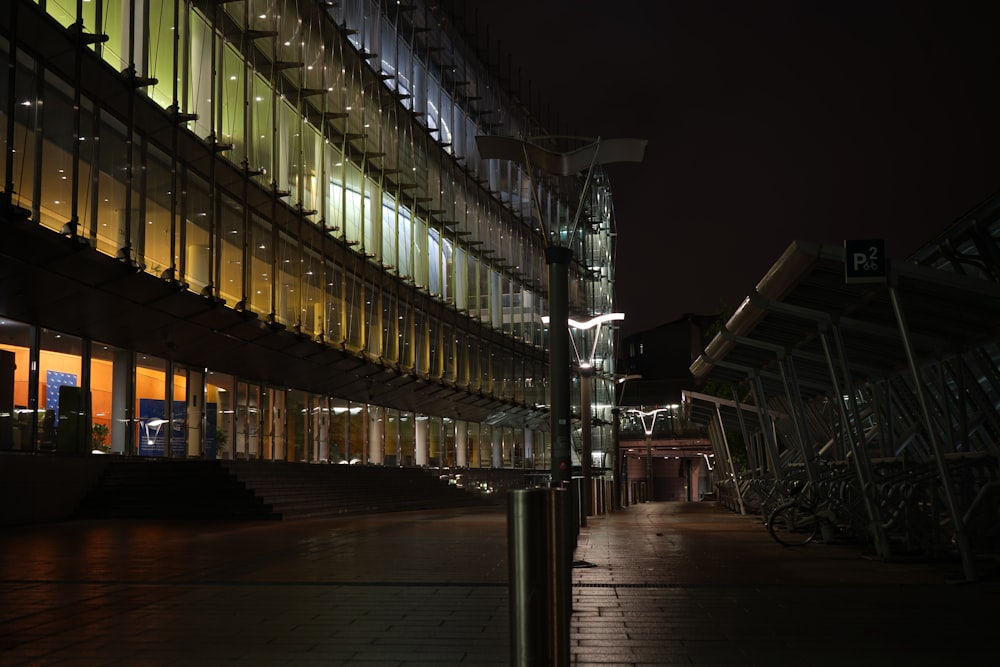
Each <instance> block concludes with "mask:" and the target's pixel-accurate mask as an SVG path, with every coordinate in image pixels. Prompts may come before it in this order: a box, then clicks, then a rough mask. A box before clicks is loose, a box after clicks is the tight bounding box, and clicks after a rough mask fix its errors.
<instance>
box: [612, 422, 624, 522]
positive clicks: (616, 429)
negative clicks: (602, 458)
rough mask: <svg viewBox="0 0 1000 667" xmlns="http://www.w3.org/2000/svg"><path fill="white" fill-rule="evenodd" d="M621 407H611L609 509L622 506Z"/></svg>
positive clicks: (613, 509) (617, 508)
mask: <svg viewBox="0 0 1000 667" xmlns="http://www.w3.org/2000/svg"><path fill="white" fill-rule="evenodd" d="M620 420H621V408H618V407H614V408H612V409H611V447H612V451H613V452H614V455H613V456H612V463H611V503H610V507H611V511H612V512H613V511H615V510H619V509H621V508H622V461H621V456H622V446H621V423H620Z"/></svg>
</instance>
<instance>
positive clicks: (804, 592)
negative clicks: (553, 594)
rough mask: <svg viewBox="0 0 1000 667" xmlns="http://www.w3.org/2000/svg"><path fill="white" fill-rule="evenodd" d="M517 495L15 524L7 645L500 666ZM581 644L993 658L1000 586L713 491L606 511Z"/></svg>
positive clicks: (585, 536)
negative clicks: (183, 518) (406, 508)
mask: <svg viewBox="0 0 1000 667" xmlns="http://www.w3.org/2000/svg"><path fill="white" fill-rule="evenodd" d="M506 549H507V546H506V513H505V512H504V511H503V510H499V511H498V510H445V511H433V512H408V513H399V514H384V515H373V516H367V517H352V518H342V519H322V520H303V521H286V522H266V523H206V522H165V521H161V522H139V521H94V522H69V523H58V524H44V525H36V526H24V527H17V528H4V529H3V531H2V532H0V666H3V667H7V666H13V665H73V666H77V665H79V666H88V665H136V666H142V665H157V666H160V665H195V666H197V665H206V666H207V665H212V666H216V665H224V664H234V665H235V664H238V665H251V666H253V665H303V666H308V665H364V666H375V665H387V666H388V665H392V666H406V667H413V666H418V665H452V664H455V665H477V666H479V665H482V666H490V665H505V664H507V663H508V656H509V653H510V651H509V645H508V636H509V609H508V604H509V601H508V594H507V586H506V582H507V553H506ZM574 558H575V559H576V560H578V561H583V562H584V563H585V564H586V565H588V566H589V567H580V568H574V570H573V572H572V578H573V590H572V595H573V617H572V622H571V630H570V644H571V645H570V651H571V656H572V662H573V663H574V664H577V665H673V664H693V665H765V666H770V665H792V664H795V665H843V664H846V663H851V664H855V665H867V664H871V665H876V664H877V665H897V664H898V665H950V664H980V663H986V662H994V661H995V660H996V656H997V649H996V648H995V647H994V634H995V630H994V625H995V622H994V620H993V619H994V618H995V616H996V612H997V610H998V603H1000V588H998V586H997V584H996V583H995V582H993V581H990V580H983V581H979V582H975V583H964V582H959V581H955V580H953V579H952V577H953V576H954V575H955V572H956V571H957V568H955V567H953V564H950V563H947V562H945V563H883V562H879V561H874V560H870V559H866V558H864V557H863V555H862V554H861V553H860V552H859V551H858V550H857V549H855V548H852V547H838V546H827V545H822V544H815V545H809V546H807V547H805V548H802V549H785V548H782V547H780V546H778V545H777V544H775V543H773V542H772V541H771V540H770V538H769V537H768V535H767V533H766V531H764V529H763V528H762V526H760V524H759V520H757V519H754V518H752V517H741V516H737V515H734V514H731V513H729V512H728V511H726V510H723V509H720V508H718V507H717V506H716V505H715V504H714V503H646V504H642V505H634V506H632V507H629V508H627V509H625V510H622V511H619V512H613V513H610V514H606V515H603V516H599V517H591V518H590V519H589V520H588V522H587V526H586V527H584V528H583V529H582V530H581V533H580V536H579V539H578V544H577V548H576V551H575V554H574Z"/></svg>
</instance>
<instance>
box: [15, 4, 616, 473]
mask: <svg viewBox="0 0 1000 667" xmlns="http://www.w3.org/2000/svg"><path fill="white" fill-rule="evenodd" d="M44 9H45V11H46V12H47V13H48V14H49V15H50V16H52V17H53V18H55V19H56V20H57V21H59V22H60V23H61V24H62V25H64V26H70V25H76V26H78V27H79V28H80V29H81V30H82V32H83V34H84V35H88V34H92V35H96V36H98V37H96V38H95V39H93V40H87V39H84V40H83V42H82V43H83V45H84V46H83V48H84V49H85V50H86V51H90V52H91V53H92V54H93V56H94V58H95V59H100V61H103V63H104V67H105V68H106V70H107V71H106V73H105V74H104V75H102V76H107V77H111V78H113V77H119V78H120V79H121V80H124V81H125V82H126V83H127V84H128V85H127V86H126V87H123V88H122V89H121V90H120V91H117V93H120V94H105V92H104V89H103V88H100V84H98V83H96V82H95V83H91V82H89V80H84V79H83V78H81V77H80V76H79V75H80V72H81V70H80V67H81V65H80V64H79V62H78V61H77V62H76V63H75V64H74V67H75V68H76V69H75V71H72V68H71V67H68V66H66V65H65V64H64V63H53V64H52V66H51V67H50V66H49V63H45V64H42V63H39V62H36V61H35V60H34V59H33V58H32V56H31V53H30V45H24V44H17V43H16V40H15V43H14V44H11V43H10V42H9V41H0V59H3V60H4V63H2V64H5V65H8V67H3V68H0V69H2V71H0V79H2V81H0V83H2V84H3V85H4V89H6V90H11V91H13V93H14V94H13V96H12V97H11V99H9V100H7V102H6V104H2V105H0V128H3V129H4V130H5V132H4V133H3V139H2V140H3V142H4V144H5V149H6V152H5V155H6V156H7V158H6V159H5V160H4V162H3V165H2V169H3V175H4V181H5V184H6V186H7V187H6V190H7V193H8V194H9V195H10V198H11V201H12V202H13V203H14V204H15V205H18V206H21V207H23V208H25V209H28V210H29V211H30V212H31V218H32V219H33V220H35V221H37V222H38V223H39V224H41V225H42V226H44V227H47V228H49V229H51V230H53V231H54V232H59V233H65V234H68V235H71V236H76V237H78V238H80V239H82V240H85V241H86V242H88V243H89V244H90V245H91V246H92V247H94V248H95V249H97V250H98V251H99V252H101V253H104V254H106V255H108V256H110V257H116V258H118V259H120V260H122V261H124V262H127V263H129V264H131V265H132V266H134V267H135V270H137V271H144V272H147V273H150V274H152V275H155V276H157V277H159V278H162V279H164V280H167V281H169V282H171V283H173V284H176V285H178V286H180V287H182V288H184V289H187V290H190V291H192V292H195V293H198V294H202V295H204V296H206V297H207V298H211V299H214V300H216V301H217V302H219V303H221V304H224V305H226V306H227V307H231V308H236V309H238V310H241V311H244V312H248V313H253V314H256V315H258V316H259V317H261V318H262V319H263V320H265V321H267V322H270V323H273V324H275V325H280V326H283V327H285V328H287V329H291V330H295V331H296V332H298V333H300V334H302V335H304V336H306V337H308V338H310V339H312V340H316V341H322V342H324V343H330V344H334V345H341V346H343V347H344V348H345V349H347V350H350V351H352V352H354V353H356V354H357V355H359V356H364V357H366V358H372V359H378V360H380V361H383V362H386V363H389V364H393V365H395V366H397V367H398V368H400V369H403V370H404V371H410V372H412V373H415V374H418V375H421V376H424V377H426V378H429V379H432V380H435V381H439V382H443V383H447V384H449V385H455V386H458V387H460V388H465V389H468V390H470V391H477V392H482V393H484V394H488V395H492V396H496V397H499V398H502V399H506V400H510V401H514V402H517V403H522V404H526V405H528V406H544V405H545V404H546V403H547V397H546V393H547V380H546V375H547V369H546V367H545V364H544V362H543V361H541V359H542V358H543V357H542V356H541V355H540V354H534V356H531V355H532V354H533V353H532V350H539V351H544V349H545V346H546V344H547V341H546V340H545V329H544V327H543V326H542V325H541V316H542V314H544V313H546V312H547V303H546V292H545V279H546V267H545V264H544V259H543V256H542V252H541V249H542V239H541V236H540V232H539V228H540V225H539V221H538V219H537V215H538V213H537V211H535V209H534V208H533V206H532V205H531V201H532V197H531V192H530V188H531V187H532V186H533V185H534V187H535V188H536V193H537V195H538V200H539V201H540V202H542V210H543V214H544V215H545V216H546V217H547V218H548V223H549V224H550V226H551V227H552V228H553V229H555V230H556V231H557V233H558V234H560V235H567V234H568V229H569V227H570V224H571V222H572V220H571V217H572V214H571V211H572V210H573V204H571V203H568V202H574V199H573V196H574V194H573V193H562V192H560V191H559V190H558V189H557V188H556V184H555V183H554V182H548V181H545V180H538V179H537V177H536V181H535V182H534V183H533V182H532V180H531V179H530V178H529V174H528V173H527V172H526V171H525V170H524V169H522V168H521V167H520V166H518V165H515V164H506V163H499V162H496V161H489V162H487V161H483V160H481V159H479V157H478V151H477V147H476V144H475V137H476V136H477V135H479V134H509V135H512V136H532V135H536V134H539V133H540V132H541V131H540V129H539V128H537V127H536V126H535V124H534V122H533V121H532V120H531V119H530V118H528V117H526V116H525V115H524V114H523V113H522V112H521V111H520V110H519V108H518V105H517V104H516V101H514V100H512V99H510V98H508V96H507V95H506V94H505V93H504V92H503V91H502V89H501V88H500V87H499V86H497V85H495V76H494V75H493V74H492V73H491V72H489V71H488V70H487V69H486V68H485V67H483V66H482V65H481V64H480V63H479V62H478V60H476V59H475V58H474V57H469V56H467V55H464V52H463V51H462V49H460V48H454V47H455V45H453V44H451V40H452V37H451V35H452V34H454V33H453V31H451V30H449V29H446V27H444V26H446V25H447V21H448V19H447V18H446V17H443V16H442V15H441V14H439V13H438V12H439V10H437V9H434V8H432V7H431V6H430V5H426V4H424V3H422V2H418V3H415V4H414V5H413V6H412V7H411V6H407V7H406V8H403V7H402V6H400V5H390V6H383V5H382V4H381V3H371V2H366V1H363V0H351V1H349V2H345V3H337V5H336V6H327V5H326V4H325V3H316V2H313V1H311V0H237V1H235V2H225V3H208V4H203V3H191V2H186V1H183V0H147V1H146V2H143V3H76V2H67V1H65V0H59V1H55V0H50V1H49V2H47V3H44ZM27 11H29V10H28V9H27V8H26V9H25V10H24V11H22V12H21V13H22V15H23V14H24V12H27ZM22 20H27V19H22ZM13 35H16V30H14V31H13V32H11V34H10V35H7V37H8V39H11V38H13V37H12V36H13ZM415 35H423V36H424V37H422V38H421V39H419V40H418V42H419V43H418V42H415V41H414V39H415V37H414V36H415ZM444 46H447V47H448V48H444ZM441 52H446V53H448V54H449V55H448V57H447V58H442V57H440V56H435V57H431V54H432V53H438V54H439V53H441ZM84 55H86V54H84ZM87 65H88V67H93V66H94V64H93V63H90V62H89V61H88V63H87ZM108 80H110V79H108ZM95 81H96V80H95ZM154 109H156V110H158V113H159V117H155V118H154V116H155V114H153V113H152V111H151V110H154ZM164 121H169V122H168V123H167V124H166V127H168V128H170V129H167V130H165V129H164V127H165V123H164ZM67 128H72V131H67ZM601 179H603V176H600V175H599V176H598V179H597V181H595V187H594V188H592V193H594V194H591V195H590V196H589V198H588V201H587V205H586V209H587V210H586V213H585V216H586V218H587V220H588V224H587V225H585V226H584V227H583V229H585V231H586V233H585V234H581V235H579V236H578V238H576V239H574V240H573V247H574V251H575V256H576V257H578V259H579V261H578V262H575V263H574V266H573V268H572V271H573V276H574V277H573V280H572V288H571V298H572V304H573V305H572V308H573V310H575V311H580V312H606V311H607V310H609V309H610V308H611V303H612V301H611V299H612V297H611V294H612V289H611V288H612V285H613V275H612V273H611V271H612V269H611V265H612V259H613V250H612V248H611V241H612V236H613V234H612V232H613V230H612V229H611V227H610V224H611V221H612V213H613V212H612V208H611V205H610V193H609V191H608V190H607V187H606V183H604V182H603V181H602V180H601ZM564 240H568V238H567V239H564ZM595 271H596V272H598V273H601V278H600V279H599V280H594V279H593V275H594V273H595ZM427 299H430V300H432V301H436V302H439V303H441V304H444V305H445V306H447V307H448V308H450V309H452V310H454V311H455V312H457V313H458V314H459V316H460V317H458V318H457V319H455V320H454V321H448V322H444V321H441V320H440V319H439V318H438V317H437V316H435V315H434V314H433V313H430V312H428V310H427V309H426V307H424V303H425V300H427ZM484 329H486V330H492V331H493V332H496V333H499V334H501V335H502V336H503V337H504V338H505V339H506V340H508V341H509V344H507V345H503V346H497V345H493V344H487V343H485V341H486V340H487V339H488V337H489V336H492V335H494V334H493V333H492V332H490V333H489V334H488V335H487V333H484ZM611 356H613V355H608V357H609V359H610V357H611ZM130 363H131V364H133V365H135V366H139V367H141V364H139V363H138V362H136V361H132V362H130ZM171 368H172V367H171V366H170V365H168V364H166V362H161V363H160V364H159V367H158V368H156V369H155V371H156V372H157V373H161V374H163V375H164V378H166V377H168V376H169V374H170V373H173V372H174V371H172V370H171ZM150 372H153V369H152V368H151V370H150ZM195 372H198V371H195ZM609 373H613V369H610V370H609ZM227 382H228V384H219V385H216V384H213V383H212V381H211V379H210V378H209V379H208V380H207V381H206V383H205V384H206V386H208V387H210V388H211V389H210V390H209V393H210V394H211V395H210V396H203V397H201V398H202V399H203V402H202V403H201V404H200V405H195V404H194V402H195V399H196V398H197V397H196V396H193V395H191V392H192V390H191V383H190V382H187V381H185V382H184V383H181V385H177V383H171V382H168V381H167V380H166V379H163V380H162V382H157V383H156V384H157V386H158V387H159V391H158V392H157V394H158V396H155V397H154V396H153V395H152V394H151V395H150V396H146V397H144V398H148V399H149V400H158V401H160V402H161V403H162V405H163V413H164V414H163V416H162V417H161V418H163V419H175V420H176V418H177V417H176V415H175V416H174V417H171V416H170V415H171V414H173V413H174V412H175V411H176V410H177V409H179V408H176V407H173V406H172V404H177V403H180V404H181V406H180V407H182V408H183V410H184V413H185V416H184V421H185V423H186V424H187V426H186V431H178V432H177V433H174V431H169V432H167V433H165V434H164V436H163V437H164V444H163V446H164V447H165V448H166V449H164V453H165V454H167V455H172V454H173V453H174V450H176V453H177V454H181V453H184V454H185V455H191V454H193V453H195V452H197V454H198V455H204V456H208V457H211V456H224V457H229V458H234V457H247V458H256V457H264V458H270V459H287V460H324V459H330V460H333V459H334V458H335V457H336V456H340V457H342V459H343V460H355V459H357V460H369V458H370V453H371V452H372V451H377V452H379V455H378V456H379V457H381V456H385V455H387V454H388V453H389V450H386V449H385V448H384V446H383V444H379V445H378V447H377V448H376V449H374V450H373V442H372V431H373V429H372V428H370V427H365V426H355V425H353V415H354V409H355V406H356V405H357V404H355V403H351V404H350V405H351V408H350V409H349V410H350V414H351V415H352V419H351V420H348V421H347V422H345V428H344V429H342V430H337V428H336V425H337V421H336V414H337V412H336V407H335V408H332V412H330V413H323V412H322V408H321V407H318V406H312V405H311V404H310V403H309V401H308V400H307V398H306V397H299V396H292V395H289V396H282V397H280V398H281V400H278V399H279V396H278V393H277V392H275V391H273V390H270V391H269V390H267V389H264V388H261V387H258V386H257V385H253V384H252V378H250V379H246V380H245V382H247V383H246V384H234V382H237V379H235V378H232V377H230V378H229V380H228V381H227ZM136 383H137V384H136V385H135V386H134V387H133V388H132V393H136V394H137V395H136V396H135V397H134V398H135V400H140V398H141V397H139V396H138V394H141V393H143V392H144V391H145V389H144V388H141V387H140V386H139V384H138V379H136ZM230 385H231V386H230ZM36 391H37V390H36ZM226 392H230V393H229V398H230V399H232V398H233V397H234V396H236V395H237V394H239V395H241V396H243V397H244V398H245V399H246V400H245V401H242V404H243V407H240V408H238V409H237V408H236V407H235V406H234V405H229V406H228V407H225V406H223V405H222V403H223V402H224V400H223V399H224V398H226V396H225V394H226ZM220 395H221V397H220ZM251 397H256V398H255V400H251ZM293 398H294V400H292V399H293ZM254 402H256V405H255V406H252V403H254ZM213 406H214V407H213ZM147 407H148V406H147ZM210 407H213V409H214V413H212V410H210V409H209V408H210ZM119 409H120V411H121V412H122V415H121V416H120V419H123V420H127V419H133V420H139V421H138V422H135V423H140V422H141V421H142V419H143V417H142V416H141V415H142V412H143V410H144V409H145V408H144V406H143V405H141V404H137V403H135V402H134V401H133V400H132V399H129V400H127V401H126V402H124V403H123V404H122V405H121V406H119ZM239 410H243V412H240V411H239ZM283 411H284V413H285V418H283V419H282V420H280V424H281V425H282V426H281V428H285V429H287V430H286V431H281V430H280V429H279V428H278V427H277V426H276V424H277V423H279V422H278V421H277V420H276V419H275V415H277V414H279V413H282V412H283ZM296 411H299V412H296ZM133 412H135V414H132V413H133ZM293 412H294V413H295V414H296V415H298V414H301V415H302V416H303V417H302V419H301V420H298V419H295V420H293V419H291V418H290V415H291V414H292V413H293ZM212 414H214V419H215V422H212V419H213V417H212V416H211V415H212ZM324 414H325V415H327V416H328V417H329V419H330V423H326V421H325V420H326V419H327V417H325V416H323V415H324ZM251 415H258V416H255V417H251ZM317 415H319V416H317ZM436 417H444V415H436ZM115 419H116V418H115V417H111V418H109V424H108V427H109V429H110V431H111V433H112V435H110V436H109V437H108V442H109V443H111V442H113V441H116V436H115V435H114V434H115V433H117V432H118V431H120V429H119V428H117V427H116V425H115V424H116V422H115ZM147 421H149V420H147ZM230 422H231V423H230ZM122 423H125V422H122ZM400 423H402V422H400ZM346 426H351V427H350V428H346ZM137 428H140V430H141V427H137ZM324 432H325V433H335V432H336V433H338V434H341V436H340V437H341V438H342V440H343V441H342V442H341V443H339V445H338V447H339V448H338V447H332V446H331V445H332V443H327V444H326V445H323V444H320V441H323V440H325V438H324V437H321V436H318V435H317V433H324ZM377 433H378V437H379V438H383V439H384V438H385V434H384V433H383V432H381V431H377ZM220 435H221V438H222V441H220ZM142 437H143V434H142V433H140V432H139V431H138V430H137V431H135V432H131V431H130V432H128V433H127V434H124V435H122V436H120V440H121V449H119V450H115V451H123V452H126V453H142V452H141V450H142V449H143V448H145V447H147V446H148V440H149V438H147V439H146V441H147V444H143V443H144V441H143V439H142ZM449 437H453V436H449V435H448V434H447V429H445V435H443V436H436V439H432V443H440V444H439V445H436V446H437V449H436V450H434V451H436V454H434V455H433V456H432V458H436V459H437V460H439V461H442V462H448V461H455V460H457V459H458V456H457V453H456V450H455V448H454V446H453V445H452V444H449V443H450V441H449ZM193 439H198V440H199V441H200V442H201V443H202V444H199V445H195V444H194V442H193ZM153 440H154V441H156V438H153ZM503 441H504V440H503V438H500V439H499V440H498V442H499V443H501V448H500V450H499V451H500V452H501V456H500V459H499V460H505V461H508V462H511V463H513V462H514V461H515V460H518V459H522V458H524V457H523V456H521V457H518V456H515V455H514V454H512V453H508V454H504V453H503V452H504V451H505V449H504V448H503V447H502V443H503ZM156 442H158V441H156ZM109 446H111V445H109ZM159 446H160V445H159V444H156V447H159ZM324 446H326V447H329V448H328V449H324ZM396 446H397V449H396V454H395V456H396V457H397V458H398V459H399V460H402V459H403V458H404V456H405V453H404V451H405V450H404V448H403V445H402V443H401V442H400V443H397V445H396ZM517 447H518V445H511V446H510V447H509V448H508V449H507V450H506V451H509V452H514V451H515V450H516V449H517ZM416 450H417V448H415V449H414V451H415V452H416ZM157 451H159V450H157ZM470 452H471V458H473V459H475V458H477V456H476V454H477V453H479V452H476V449H475V448H473V449H472V450H470ZM479 458H482V457H481V454H480V456H479ZM486 458H487V459H490V460H494V461H496V460H498V459H497V457H496V456H494V455H493V454H492V450H491V454H490V456H487V457H486ZM541 458H542V457H536V459H539V460H540V459H541Z"/></svg>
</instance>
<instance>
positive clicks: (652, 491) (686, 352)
mask: <svg viewBox="0 0 1000 667" xmlns="http://www.w3.org/2000/svg"><path fill="white" fill-rule="evenodd" d="M717 320H718V316H717V315H695V314H691V313H687V314H685V315H684V316H682V317H681V318H680V319H678V320H676V321H674V322H669V323H667V324H663V325H661V326H658V327H656V328H653V329H649V330H647V331H642V332H639V333H637V334H633V335H631V336H629V337H627V338H625V339H624V340H623V341H622V345H621V348H620V349H621V350H622V354H623V358H622V360H621V361H620V363H619V364H618V366H619V368H620V369H622V376H621V379H620V382H621V385H620V387H621V389H620V392H619V397H618V405H619V410H620V412H619V425H620V429H619V440H620V451H621V456H622V471H623V484H622V488H623V489H624V493H625V498H626V501H628V502H637V501H642V500H680V501H689V500H701V499H702V498H704V497H706V496H708V495H710V494H712V493H713V491H714V485H715V478H714V467H715V464H714V460H713V459H714V457H713V455H712V448H711V445H710V443H709V440H708V438H707V435H706V431H705V429H704V427H703V426H702V425H700V424H693V423H689V422H688V421H686V420H685V419H684V417H683V410H682V409H681V392H682V391H684V390H691V389H694V388H695V384H694V379H693V377H692V375H691V370H690V366H691V363H692V362H693V361H694V360H695V359H697V358H698V355H699V354H701V352H702V350H703V349H704V344H705V338H706V332H708V331H710V330H712V328H713V327H714V326H715V324H716V321H717Z"/></svg>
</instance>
